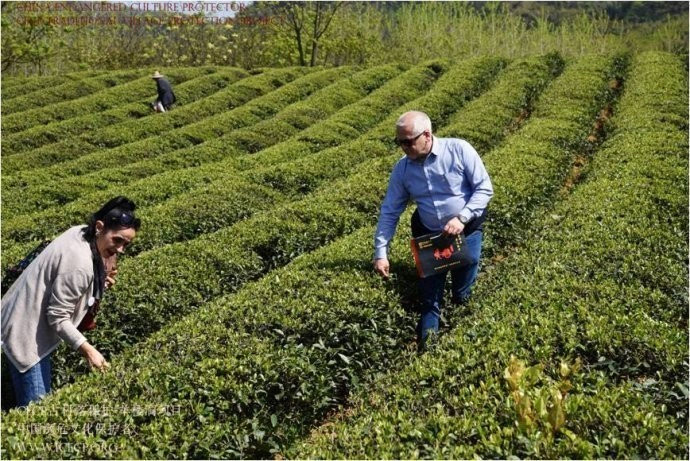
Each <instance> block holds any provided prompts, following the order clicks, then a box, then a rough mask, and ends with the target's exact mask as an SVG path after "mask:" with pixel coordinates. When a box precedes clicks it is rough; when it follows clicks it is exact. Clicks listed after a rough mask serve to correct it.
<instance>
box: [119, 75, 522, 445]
mask: <svg viewBox="0 0 690 461" xmlns="http://www.w3.org/2000/svg"><path fill="white" fill-rule="evenodd" d="M507 76H510V75H509V74H508V75H507ZM427 110H429V109H427ZM441 115H442V114H441ZM516 115H517V114H516ZM478 123H479V121H478ZM392 160H394V158H392V156H391V158H390V159H388V160H386V161H384V162H382V161H374V162H368V163H367V164H366V166H367V167H366V168H361V169H360V172H359V174H358V175H357V176H356V177H355V178H354V179H352V180H350V181H348V183H345V184H344V188H343V189H341V192H340V193H338V194H335V195H336V196H339V197H338V198H337V200H340V201H342V202H343V204H344V205H345V209H360V208H362V209H368V210H369V215H370V216H371V215H373V212H375V209H376V202H377V201H378V200H380V196H381V193H382V187H384V188H385V177H386V176H387V171H388V170H389V169H390V164H391V161H392ZM382 172H383V174H382ZM372 176H374V177H376V176H378V178H377V179H378V181H373V182H372V179H371V177H372ZM367 184H368V186H367V187H366V188H364V187H363V186H364V185H367ZM372 186H373V189H372ZM365 190H369V191H373V192H374V195H373V196H371V197H368V198H367V197H366V196H363V192H364V191H365ZM354 191H357V192H356V193H354ZM322 197H324V198H325V200H326V202H325V203H328V202H329V201H331V203H333V202H332V201H333V200H334V198H335V196H334V194H333V190H330V191H329V194H323V195H322ZM323 200H324V199H322V200H321V201H323ZM285 208H286V209H290V208H292V210H293V211H292V212H289V211H288V212H287V213H279V214H280V215H292V214H300V213H303V212H302V211H300V210H304V209H305V206H294V207H290V206H289V205H288V206H287V207H285ZM330 208H331V210H328V209H326V210H324V206H323V205H321V204H319V203H317V204H315V205H314V206H313V208H312V210H315V211H316V210H320V212H316V214H317V216H314V217H312V218H311V219H312V220H314V221H316V222H319V223H321V224H324V221H325V219H331V220H332V219H333V218H332V213H333V211H335V208H334V207H333V205H330ZM315 211H311V213H314V212H315ZM273 215H274V213H271V216H268V217H267V218H265V219H269V220H274V221H275V217H273ZM302 216H303V215H302ZM328 216H331V217H330V218H328ZM319 217H321V218H322V219H318V218H319ZM315 218H316V219H315ZM279 222H283V223H284V224H283V227H284V228H287V227H289V224H288V223H285V220H280V221H279ZM342 222H343V220H342V219H336V220H334V224H336V223H342ZM303 225H304V224H303ZM298 227H299V226H298ZM319 227H320V228H322V229H324V231H325V229H328V228H329V226H328V225H326V226H319ZM271 228H272V226H270V225H268V226H267V225H264V226H249V227H247V230H252V229H253V230H256V229H271ZM370 233H371V229H367V231H366V233H364V234H363V235H358V236H356V238H354V239H348V242H347V245H342V249H341V250H340V251H338V250H337V249H334V248H332V247H329V248H327V249H326V250H325V251H321V252H319V254H317V255H314V256H313V257H310V258H309V260H310V261H311V262H312V263H313V261H324V258H323V255H324V254H325V255H327V256H328V257H327V258H326V259H327V261H325V263H331V262H332V260H331V259H330V256H333V255H334V254H337V255H338V256H340V257H342V255H343V254H346V255H347V256H348V257H349V256H351V254H350V250H351V247H352V246H357V247H361V250H360V251H361V252H362V253H363V254H368V253H369V252H370V249H369V246H370V244H369V241H368V240H369V239H368V238H362V237H363V236H364V235H369V234H370ZM240 234H246V235H248V237H247V238H248V239H251V240H248V241H247V242H246V243H245V242H240V243H239V244H238V247H239V248H245V249H246V248H247V246H248V245H254V248H257V249H261V248H262V246H263V247H264V248H265V250H266V251H271V249H270V248H267V247H265V246H264V245H257V243H259V242H258V241H257V240H266V239H265V237H260V236H257V235H256V234H254V235H253V236H252V235H251V233H250V232H246V233H242V232H240ZM360 234H362V233H360ZM274 235H275V236H274V237H272V238H269V239H268V242H270V241H271V240H273V239H275V238H276V237H277V236H279V235H286V232H285V229H282V230H278V231H276V233H275V234H274ZM353 242H356V243H355V245H353ZM334 250H335V251H334ZM343 250H344V251H345V253H343ZM273 253H274V254H273V258H274V259H275V258H280V257H281V255H280V254H279V253H283V257H284V256H285V253H286V252H285V250H283V251H282V252H278V253H276V252H275V251H273ZM264 254H266V252H265V251H264ZM363 259H364V260H365V261H366V259H367V258H366V256H363ZM312 263H309V264H312ZM366 264H367V265H368V262H367V263H366ZM302 268H303V265H298V266H297V267H296V268H294V269H293V271H291V272H292V274H294V275H296V274H300V273H301V274H302V277H303V276H304V273H303V271H302V270H301V269H302ZM331 270H332V271H334V272H337V273H338V274H342V272H341V271H340V270H339V269H338V268H331ZM317 274H319V275H317V277H315V278H314V280H318V281H317V283H318V284H319V285H320V284H321V283H323V280H325V279H328V280H329V286H328V289H329V290H331V289H333V288H335V287H334V286H331V285H330V281H331V280H333V278H331V277H325V278H323V279H322V278H320V277H321V275H322V274H321V272H320V271H319V272H318V273H317ZM294 275H293V276H291V277H289V278H290V280H288V281H285V280H283V281H282V282H280V281H279V283H280V284H281V285H283V284H287V285H292V284H295V287H297V286H300V288H304V287H303V285H304V284H305V283H304V280H302V281H300V280H297V279H296V278H295V277H294ZM315 275H316V274H315ZM277 276H281V277H282V274H278V275H277ZM306 280H312V278H311V277H307V278H306ZM341 282H343V283H342V284H341V285H340V287H341V288H340V291H342V290H346V292H347V293H349V292H351V291H352V286H351V283H352V278H351V277H346V276H343V277H342V279H341ZM374 282H375V283H378V282H377V279H374ZM273 283H274V282H273V279H272V278H271V279H270V281H267V282H266V283H264V284H263V285H264V286H266V288H265V289H262V290H261V295H262V296H265V295H266V293H271V292H272V293H273V294H272V295H271V296H272V297H274V296H276V295H277V296H279V297H280V296H282V297H284V294H285V293H284V292H281V291H280V290H279V291H278V292H275V290H274V289H273V288H272V287H271V285H272V284H273ZM320 288H323V287H320ZM298 290H299V289H298ZM288 291H289V292H290V293H293V290H292V289H289V290H288ZM321 291H322V290H314V291H311V290H307V293H308V295H310V293H314V292H321ZM246 292H247V293H254V294H256V291H255V290H253V289H248V290H246ZM343 294H344V293H343ZM362 294H366V293H364V292H363V293H362ZM302 301H303V300H302ZM254 302H255V299H254ZM293 306H294V307H300V308H301V307H302V306H303V303H302V302H300V300H297V302H295V303H294V304H293ZM333 308H334V309H338V306H334V307H333ZM357 309H359V307H357ZM224 311H225V312H226V314H225V315H227V314H232V310H226V309H224ZM376 311H378V312H384V313H385V311H381V310H378V309H376ZM336 312H337V310H336ZM342 316H343V317H341V318H340V320H342V319H343V318H345V317H347V318H349V316H348V315H347V312H342ZM336 317H337V316H336ZM197 320H198V319H197ZM389 320H390V319H389ZM313 321H314V322H315V323H316V324H318V323H319V321H318V319H314V320H313ZM389 323H390V324H389V325H388V326H389V327H395V328H397V327H398V322H395V321H394V322H389ZM323 327H324V328H325V330H326V331H327V330H329V329H328V328H327V326H323ZM259 328H262V327H261V325H259ZM183 331H187V330H186V329H183ZM285 331H288V330H287V329H285ZM282 333H283V334H284V333H285V332H282ZM185 343H186V344H189V343H188V342H186V341H185ZM223 344H228V343H227V341H225V342H223ZM317 346H318V344H317ZM322 346H323V349H324V350H325V349H328V351H329V354H331V355H334V356H335V352H334V350H333V349H332V348H331V347H327V346H325V345H322ZM241 349H242V350H243V349H244V348H241ZM254 352H260V351H256V350H255V351H254ZM290 352H291V353H294V352H295V351H294V350H291V351H290ZM297 352H299V349H297ZM267 353H268V351H267ZM271 353H272V354H273V351H271ZM184 355H186V356H188V354H184ZM344 357H345V358H344V359H341V360H343V362H341V363H349V362H347V360H348V359H347V357H346V356H344ZM129 363H132V362H131V361H130V362H129ZM268 363H271V361H267V364H268ZM218 365H219V362H218V361H217V360H211V361H210V362H209V366H211V367H216V366H218ZM280 369H281V368H280V367H278V368H276V372H277V371H279V370H280ZM179 371H180V370H175V372H176V373H179ZM295 371H296V370H295ZM271 376H273V374H272V375H271ZM290 376H295V378H296V379H297V378H298V375H297V374H294V373H293V372H290ZM253 378H257V377H256V376H254V377H253ZM151 382H152V383H153V381H151ZM307 387H308V386H307ZM307 390H309V389H305V390H304V391H301V392H298V399H299V400H306V403H307V404H308V403H311V401H310V400H308V397H309V395H301V396H300V395H299V394H304V393H305V392H306V391H307ZM288 391H289V390H288ZM204 393H205V394H207V392H204ZM207 395H208V394H207ZM289 396H290V393H289V392H288V393H287V395H286V396H285V399H286V400H288V399H290V398H291V397H289ZM249 397H250V396H247V398H249ZM147 398H149V400H150V398H151V397H150V396H148V397H147ZM240 399H241V400H242V401H245V400H246V399H245V398H243V397H242V396H240ZM150 401H152V400H150ZM329 401H330V399H329ZM238 404H240V402H238ZM285 404H286V405H288V406H290V405H289V401H286V402H285ZM280 406H282V402H281V404H280ZM224 407H225V408H234V405H231V404H228V405H226V406H224ZM298 408H299V407H298ZM203 410H204V411H205V412H208V411H210V410H212V409H211V408H208V409H203ZM240 416H242V415H240ZM274 418H275V423H274ZM277 418H278V417H277V416H272V417H271V418H270V421H271V424H273V425H275V424H277V422H278V419H277ZM281 423H282V420H281ZM254 429H257V428H254ZM258 429H259V430H258V431H253V433H254V435H258V434H259V433H260V432H261V428H258ZM215 436H217V434H209V436H208V437H207V438H208V439H212V437H215ZM244 437H246V436H244ZM244 437H242V439H243V438H244ZM216 442H217V441H216ZM233 443H234V440H233ZM184 445H185V444H183V445H182V446H183V448H182V449H183V450H184ZM229 448H231V449H237V448H238V447H236V446H233V447H229ZM156 449H158V448H157V447H156ZM255 449H256V448H254V450H255ZM192 453H194V454H193V455H190V456H198V455H199V454H200V453H203V451H202V452H192ZM227 453H237V452H236V451H235V452H233V451H229V452H227ZM250 453H251V452H250Z"/></svg>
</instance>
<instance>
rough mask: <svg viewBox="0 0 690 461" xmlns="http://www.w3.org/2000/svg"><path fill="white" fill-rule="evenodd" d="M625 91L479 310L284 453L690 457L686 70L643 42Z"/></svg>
mask: <svg viewBox="0 0 690 461" xmlns="http://www.w3.org/2000/svg"><path fill="white" fill-rule="evenodd" d="M624 91H625V92H624V95H623V97H622V98H621V101H620V104H619V113H618V114H616V116H615V117H614V120H613V126H615V130H614V131H613V135H612V136H611V137H610V138H609V139H608V140H607V141H606V142H605V143H604V145H603V148H602V149H601V150H600V151H598V152H597V153H596V155H595V157H594V159H593V161H592V163H591V164H590V167H589V172H588V174H587V179H586V181H585V183H584V184H582V185H581V186H579V187H577V188H575V189H574V191H573V192H572V194H571V196H570V197H568V198H567V199H566V200H564V201H562V202H560V203H558V204H557V206H556V207H555V208H554V209H553V210H552V211H550V212H549V213H545V214H543V215H542V218H543V222H542V225H541V227H543V228H542V229H539V228H536V229H534V230H533V231H532V232H531V234H530V236H529V237H528V238H527V240H528V242H527V244H526V245H525V247H524V248H522V249H521V250H520V251H519V252H518V253H517V254H515V255H512V256H509V257H508V259H507V260H506V261H504V263H502V265H501V267H500V269H499V270H496V271H495V272H494V273H491V274H489V275H488V276H487V278H486V280H483V281H482V283H481V284H480V286H479V290H478V293H477V296H476V300H475V301H474V302H473V303H472V304H471V305H470V309H471V311H472V313H471V314H470V315H469V316H467V317H466V318H463V319H462V320H461V322H460V323H459V325H458V326H457V327H456V329H455V330H454V332H453V333H452V334H450V335H446V336H444V337H443V338H442V339H441V341H439V343H438V344H437V347H436V348H435V349H433V352H432V353H429V354H426V355H424V356H423V357H421V358H419V359H417V360H414V361H413V362H412V363H411V364H410V365H409V366H407V367H406V368H405V369H403V370H402V371H398V372H396V373H391V374H388V375H386V376H385V378H382V379H379V380H378V381H376V382H375V383H374V384H373V385H369V386H367V388H366V389H362V390H361V391H360V392H359V393H358V394H357V396H356V398H355V399H353V408H352V409H350V410H348V412H347V414H342V415H341V416H340V417H338V418H337V419H335V420H334V421H332V422H331V423H330V424H327V425H324V426H322V427H321V428H319V430H318V431H315V432H314V433H313V434H312V435H311V436H310V437H309V438H308V439H307V440H305V441H304V442H303V443H301V444H298V445H296V446H295V447H293V448H292V449H290V450H288V451H287V452H286V453H284V454H285V455H287V456H289V457H294V458H312V457H314V458H324V459H331V458H418V457H419V458H465V459H467V458H475V457H479V458H509V457H513V456H517V457H522V458H552V459H554V458H659V459H665V458H674V459H675V458H687V456H688V432H687V431H688V426H687V418H688V397H687V361H686V358H687V356H688V338H687V291H686V282H687V276H688V269H687V253H688V243H687V241H688V227H687V221H688V209H687V194H688V182H687V171H688V170H687V169H688V163H687V149H688V135H687V98H688V93H687V91H688V90H687V71H686V70H685V69H684V67H683V65H682V64H681V62H679V60H678V59H677V58H676V57H674V56H672V55H669V54H665V53H657V52H654V53H645V54H642V55H638V56H636V57H635V59H634V61H633V63H632V66H631V71H630V77H629V79H628V80H627V83H626V88H625V90H624ZM661 203H663V206H660V204H661ZM640 210H644V211H643V212H641V211H640ZM511 356H517V357H519V358H521V359H522V361H523V363H526V364H527V365H534V366H532V367H530V368H521V367H520V366H519V362H517V361H516V360H515V359H514V358H512V359H511ZM578 361H579V362H580V363H581V364H582V368H580V370H577V368H578V365H575V366H573V365H574V364H576V363H578ZM520 373H522V377H520ZM507 378H510V380H511V383H512V384H513V385H514V386H515V385H516V386H517V387H516V389H517V390H518V391H521V392H522V395H523V399H522V400H521V403H520V405H516V404H515V401H514V400H513V396H512V395H511V387H510V384H509V383H508V379H507ZM684 389H685V391H684Z"/></svg>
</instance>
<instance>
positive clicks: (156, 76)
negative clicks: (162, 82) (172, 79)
mask: <svg viewBox="0 0 690 461" xmlns="http://www.w3.org/2000/svg"><path fill="white" fill-rule="evenodd" d="M162 77H163V75H161V73H160V72H158V71H156V72H154V73H153V76H152V77H151V78H162Z"/></svg>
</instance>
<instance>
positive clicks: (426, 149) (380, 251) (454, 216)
mask: <svg viewBox="0 0 690 461" xmlns="http://www.w3.org/2000/svg"><path fill="white" fill-rule="evenodd" d="M395 128H396V139H395V142H396V144H398V145H399V146H400V147H401V148H402V150H403V151H404V152H405V156H404V157H403V158H401V159H400V160H399V161H398V162H397V163H396V164H395V166H394V167H393V172H392V173H391V177H390V181H389V183H388V191H387V192H386V197H385V199H384V200H383V204H382V205H381V213H380V215H379V222H378V227H377V228H376V235H375V238H374V270H375V271H376V272H378V273H379V274H380V275H381V276H382V277H384V278H388V275H389V271H390V265H389V263H388V249H389V244H390V241H391V239H392V238H393V235H394V234H395V229H396V227H397V225H398V220H399V219H400V215H401V214H402V212H403V211H405V208H406V206H407V203H408V201H409V200H410V199H411V200H412V201H414V202H415V204H416V205H417V209H416V210H415V212H414V214H413V215H412V223H411V224H412V235H413V237H418V236H420V235H424V234H430V233H441V232H443V233H445V234H447V235H460V234H462V236H463V249H462V254H463V262H462V263H461V264H460V265H459V266H457V267H456V268H454V269H452V270H451V271H450V272H451V280H452V302H453V303H454V304H464V303H466V302H467V300H468V299H469V297H470V294H471V291H472V285H473V284H474V281H475V279H476V278H477V272H478V269H479V258H480V255H481V249H482V235H483V227H482V223H483V222H484V219H485V217H486V208H487V206H488V204H489V201H490V200H491V197H492V196H493V187H492V185H491V179H490V178H489V174H488V173H487V171H486V168H485V167H484V163H483V162H482V160H481V159H480V158H479V155H478V154H477V151H475V150H474V148H473V147H472V146H471V145H470V143H468V142H467V141H465V140H462V139H453V138H437V137H436V136H434V135H433V134H432V131H431V120H430V119H429V117H428V116H427V115H426V114H425V113H423V112H417V111H411V112H406V113H404V114H403V115H401V116H400V118H399V119H398V122H397V123H396V126H395ZM445 281H446V274H445V273H442V274H436V275H433V276H429V277H426V278H420V279H419V292H420V298H421V304H422V306H421V307H422V313H421V318H420V320H419V323H418V325H417V335H418V341H419V346H420V348H421V349H423V348H424V344H425V342H426V338H427V336H428V335H429V332H431V331H433V332H434V333H437V332H438V326H439V319H440V316H441V307H442V303H443V291H444V286H445Z"/></svg>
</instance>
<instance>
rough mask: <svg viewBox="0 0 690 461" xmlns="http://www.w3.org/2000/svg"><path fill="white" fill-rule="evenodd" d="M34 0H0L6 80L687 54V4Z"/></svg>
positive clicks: (3, 69) (3, 65)
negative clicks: (139, 71)
mask: <svg viewBox="0 0 690 461" xmlns="http://www.w3.org/2000/svg"><path fill="white" fill-rule="evenodd" d="M31 3H32V2H2V71H3V74H4V75H5V76H13V75H26V76H29V75H51V74H59V73H64V72H72V71H80V70H92V69H98V70H106V69H121V68H132V67H158V66H161V67H163V66H196V65H220V66H237V67H242V68H246V69H251V68H257V67H281V66H292V65H304V66H315V65H325V66H339V65H347V64H361V65H369V64H372V63H387V62H406V63H420V62H423V61H424V60H428V59H432V58H435V57H438V56H444V57H447V58H456V59H460V58H465V57H469V56H476V55H486V54H490V55H501V56H504V57H507V58H516V57H523V56H528V55H533V54H539V53H547V52H551V51H557V52H560V53H561V54H562V55H564V56H577V55H581V54H585V53H590V52H610V51H617V50H625V49H630V48H632V49H635V50H636V51H643V50H661V51H668V52H672V53H676V54H687V53H688V3H687V2H441V3H436V2H423V3H418V2H246V3H242V2H236V4H237V5H240V6H241V8H236V9H237V11H235V15H234V17H221V18H216V20H215V21H213V20H212V18H211V15H212V14H213V13H203V12H202V13H198V14H196V15H194V16H191V15H183V14H180V13H174V12H164V11H148V12H141V11H138V12H133V11H131V9H130V10H129V11H125V10H123V11H112V9H113V8H111V7H108V8H98V7H93V5H96V6H99V5H108V4H109V5H111V6H112V5H121V4H118V3H116V2H108V3H106V2H74V3H70V8H63V9H60V10H49V11H47V10H45V9H43V10H41V9H39V10H34V9H31V8H28V7H27V5H29V4H31ZM61 3H63V4H65V3H66V2H61ZM171 3H174V2H171ZM129 5H131V2H129ZM226 5H227V4H226ZM79 6H81V8H80V7H79ZM56 18H57V19H56Z"/></svg>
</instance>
